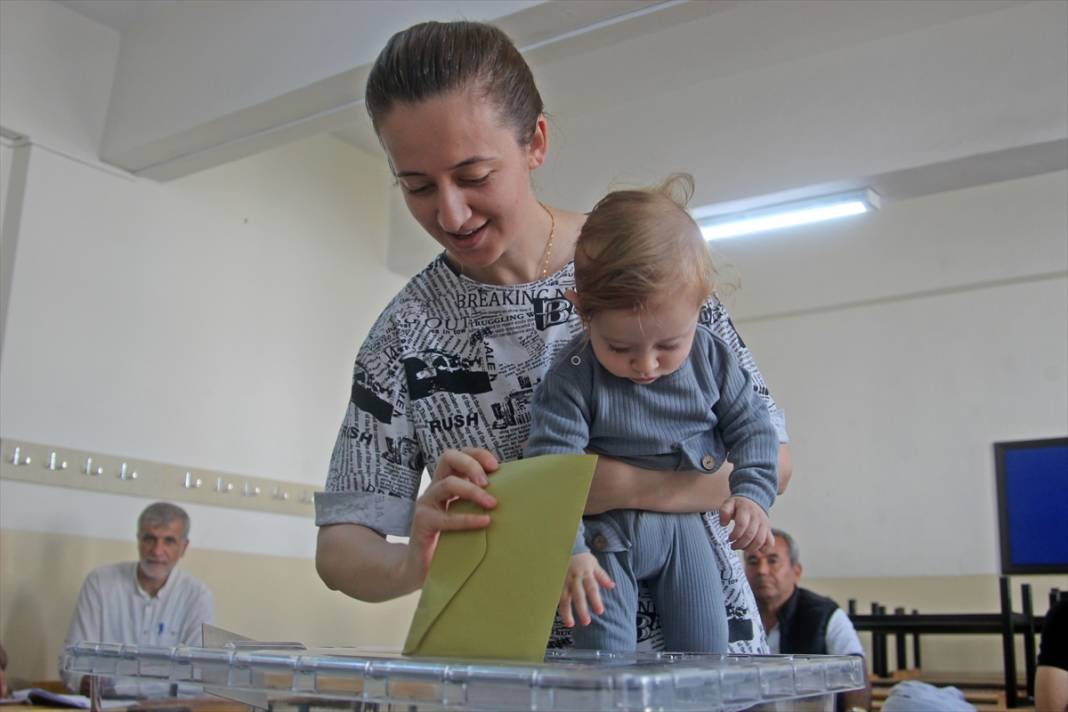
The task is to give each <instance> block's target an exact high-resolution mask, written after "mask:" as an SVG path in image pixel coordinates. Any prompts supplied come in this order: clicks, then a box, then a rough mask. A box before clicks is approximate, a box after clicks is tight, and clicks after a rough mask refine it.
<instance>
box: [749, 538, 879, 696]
mask: <svg viewBox="0 0 1068 712" xmlns="http://www.w3.org/2000/svg"><path fill="white" fill-rule="evenodd" d="M771 531H772V534H774V535H775V546H774V548H772V549H771V550H770V551H767V552H762V553H756V554H750V555H748V556H746V559H745V575H746V578H748V579H749V585H750V586H751V587H752V588H753V595H754V596H755V597H756V602H757V608H758V609H759V610H760V619H761V621H762V622H763V623H764V630H765V631H767V634H768V647H769V648H770V649H771V653H772V654H773V655H778V654H780V653H783V654H787V653H792V654H796V655H861V656H863V655H864V648H863V647H862V646H861V644H860V638H858V637H857V631H856V630H855V629H854V628H853V623H852V622H851V621H850V620H849V616H847V615H846V613H845V611H843V610H842V609H841V608H839V607H838V604H837V603H835V602H834V601H832V600H831V599H829V598H827V597H826V596H820V595H819V594H816V593H813V592H812V591H809V590H807V589H804V588H801V587H799V586H798V585H797V582H798V581H799V580H800V579H801V558H800V551H799V550H798V547H797V543H796V542H795V541H794V538H793V537H792V536H790V535H789V534H787V533H786V532H784V531H782V530H781V529H772V530H771ZM870 706H871V684H870V683H868V684H867V686H866V687H865V689H863V690H852V691H850V692H845V693H841V694H840V695H839V709H846V710H852V709H855V708H859V709H864V710H867V709H869V707H870Z"/></svg>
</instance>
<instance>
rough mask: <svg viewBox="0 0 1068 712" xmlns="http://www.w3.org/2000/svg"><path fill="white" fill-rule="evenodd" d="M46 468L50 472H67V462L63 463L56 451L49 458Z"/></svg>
mask: <svg viewBox="0 0 1068 712" xmlns="http://www.w3.org/2000/svg"><path fill="white" fill-rule="evenodd" d="M45 467H47V468H48V469H49V470H65V469H67V461H66V460H62V461H61V460H60V459H59V456H58V455H56V451H55V450H53V451H52V453H51V454H50V455H49V456H48V462H47V463H46V464H45Z"/></svg>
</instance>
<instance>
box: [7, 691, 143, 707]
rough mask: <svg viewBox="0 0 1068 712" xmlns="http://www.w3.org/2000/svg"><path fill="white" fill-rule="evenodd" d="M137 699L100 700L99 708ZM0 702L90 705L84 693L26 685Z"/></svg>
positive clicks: (55, 705)
mask: <svg viewBox="0 0 1068 712" xmlns="http://www.w3.org/2000/svg"><path fill="white" fill-rule="evenodd" d="M136 703H137V700H101V701H100V708H101V709H105V710H109V709H121V708H125V707H129V706H130V705H133V704H136ZM0 704H5V705H11V704H21V705H25V704H35V705H46V706H51V707H72V708H75V709H83V710H87V709H89V707H90V704H89V698H88V697H86V696H85V695H65V694H61V693H58V692H49V691H48V690H42V689H41V688H39V687H27V688H26V689H24V690H15V691H14V692H12V693H11V697H9V698H7V699H4V700H0Z"/></svg>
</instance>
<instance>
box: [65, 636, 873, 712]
mask: <svg viewBox="0 0 1068 712" xmlns="http://www.w3.org/2000/svg"><path fill="white" fill-rule="evenodd" d="M61 667H62V669H63V670H64V671H65V672H68V673H73V674H80V675H89V676H92V677H95V678H98V679H100V678H104V679H110V680H112V681H114V680H119V679H132V680H137V681H139V682H144V683H151V682H157V683H158V682H163V681H167V682H168V683H178V684H196V685H202V686H203V687H204V688H205V689H207V690H209V691H212V692H215V693H216V694H220V695H221V696H225V697H231V698H232V699H243V700H249V699H250V698H254V699H258V700H260V702H258V703H254V704H256V706H261V705H262V706H265V707H266V706H269V705H270V704H272V703H284V702H286V701H292V700H297V699H299V700H301V701H302V703H303V704H307V703H309V702H312V703H314V702H316V701H319V702H321V703H325V704H331V703H335V704H336V703H337V702H343V703H356V702H359V703H365V704H366V703H378V704H400V705H404V706H405V709H416V710H419V711H420V712H425V711H429V710H482V711H486V712H489V711H491V710H492V711H493V712H518V711H527V710H539V711H540V710H546V711H563V710H567V711H568V712H582V711H585V710H589V711H591V712H592V711H597V712H600V711H602V710H618V711H619V712H627V711H629V710H643V711H644V710H680V711H690V710H693V711H696V710H702V711H710V710H739V709H749V708H752V707H756V706H761V705H764V704H767V703H776V702H783V701H786V700H795V699H798V698H811V697H815V696H821V695H833V694H834V693H837V692H843V691H846V690H853V689H858V688H860V687H863V686H864V679H865V669H864V662H863V660H862V659H861V658H859V657H852V656H797V655H768V656H746V655H709V654H688V653H644V652H640V653H632V654H616V653H605V652H600V651H581V650H550V651H548V653H547V654H546V657H545V661H544V662H542V663H538V664H524V663H516V662H507V661H493V660H458V659H424V658H408V657H403V656H401V655H399V654H393V653H384V652H368V651H363V650H359V649H351V648H321V649H317V650H291V649H287V650H272V649H269V648H264V649H248V648H236V647H235V648H190V647H175V648H164V647H149V646H140V647H139V646H134V645H116V644H105V643H79V644H76V645H71V646H68V647H67V648H66V650H65V651H64V654H63V658H62V662H61Z"/></svg>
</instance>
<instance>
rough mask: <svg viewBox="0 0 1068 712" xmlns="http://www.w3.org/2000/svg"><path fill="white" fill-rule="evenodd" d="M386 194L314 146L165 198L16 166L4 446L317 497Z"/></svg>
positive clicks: (370, 312)
mask: <svg viewBox="0 0 1068 712" xmlns="http://www.w3.org/2000/svg"><path fill="white" fill-rule="evenodd" d="M388 186H389V181H388V179H387V178H386V175H385V169H384V167H383V166H382V164H381V163H380V162H379V161H378V160H377V159H373V158H370V157H366V156H364V155H363V154H361V153H360V152H359V151H358V150H357V149H355V148H352V147H351V146H348V145H346V144H344V143H342V142H340V141H337V140H336V139H332V138H329V137H320V138H315V139H309V140H306V141H304V142H299V143H296V144H292V145H290V146H287V147H283V148H281V149H276V150H275V151H271V152H268V153H265V154H263V155H260V156H256V157H254V158H251V159H247V160H245V161H241V162H239V163H234V164H230V165H227V166H221V167H219V168H217V169H213V170H211V171H207V172H205V173H203V174H200V175H197V176H193V177H190V178H188V179H185V180H182V181H177V182H175V183H172V184H168V185H166V186H163V185H159V184H155V183H152V182H149V181H141V180H133V179H129V178H127V177H122V176H116V175H113V174H109V173H106V172H102V171H101V170H99V169H97V168H93V167H90V166H87V165H84V164H81V163H77V162H74V161H71V160H69V159H67V158H64V157H62V156H58V155H56V154H53V153H51V152H49V151H47V150H41V149H37V148H34V150H33V153H32V155H31V159H30V166H29V175H28V180H27V188H26V195H25V199H24V204H23V215H22V224H21V229H20V232H19V246H18V255H17V268H16V270H15V278H14V281H13V284H12V295H11V306H10V312H9V314H8V324H7V333H6V342H7V343H6V348H5V354H4V360H3V364H2V372H0V387H2V390H3V393H4V398H3V400H2V402H0V421H2V428H3V434H4V435H6V436H8V437H13V438H19V439H26V440H33V441H38V442H46V443H56V444H63V445H67V446H69V447H75V448H83V449H87V450H99V451H103V452H113V453H125V454H128V455H129V456H131V457H142V458H146V459H155V460H160V461H164V462H173V463H183V464H189V465H194V466H198V467H204V468H211V469H219V470H224V471H232V472H237V473H248V474H257V475H260V476H266V477H273V478H279V479H288V480H297V481H304V482H309V483H316V484H321V482H322V480H323V476H324V473H325V471H326V463H327V459H328V456H329V452H330V448H331V445H332V441H333V437H334V434H335V433H336V429H337V426H338V423H339V422H340V418H341V415H342V413H343V411H344V408H345V404H346V403H347V400H348V387H349V379H350V376H351V362H352V358H353V356H354V355H355V351H356V348H357V346H358V345H359V343H360V341H361V339H362V336H363V334H364V333H365V332H366V330H367V328H368V327H369V326H370V323H371V321H372V320H373V318H374V317H375V316H376V315H377V313H378V311H379V310H380V309H381V307H382V306H384V305H385V303H386V302H387V301H388V299H389V298H390V297H391V296H392V294H393V293H394V292H395V291H396V290H397V289H398V288H399V286H400V284H401V283H402V280H401V279H400V278H398V277H396V276H391V275H390V274H389V273H387V272H386V271H385V270H383V269H381V268H380V265H381V264H382V261H383V259H384V244H383V240H384V237H385V234H386V212H385V208H384V204H385V202H386V190H387V189H388Z"/></svg>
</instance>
